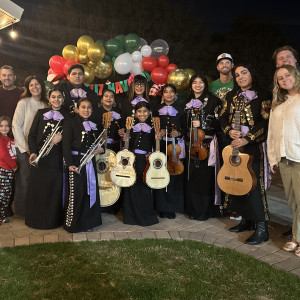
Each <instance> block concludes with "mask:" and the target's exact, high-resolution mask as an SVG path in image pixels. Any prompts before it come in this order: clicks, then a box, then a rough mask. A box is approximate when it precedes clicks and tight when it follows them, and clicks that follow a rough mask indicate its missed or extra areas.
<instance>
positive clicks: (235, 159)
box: [230, 155, 241, 166]
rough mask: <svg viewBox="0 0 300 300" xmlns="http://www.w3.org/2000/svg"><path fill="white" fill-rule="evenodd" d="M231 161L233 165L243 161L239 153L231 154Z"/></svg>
mask: <svg viewBox="0 0 300 300" xmlns="http://www.w3.org/2000/svg"><path fill="white" fill-rule="evenodd" d="M230 163H231V164H232V165H233V166H239V165H240V163H241V157H240V156H238V155H231V156H230Z"/></svg>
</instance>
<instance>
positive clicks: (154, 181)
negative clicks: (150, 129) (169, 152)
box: [143, 117, 170, 189]
mask: <svg viewBox="0 0 300 300" xmlns="http://www.w3.org/2000/svg"><path fill="white" fill-rule="evenodd" d="M153 124H154V129H155V133H158V132H159V131H160V119H159V117H154V118H153ZM155 148H156V149H155V152H152V153H150V154H148V155H147V156H146V168H145V171H144V174H143V175H144V182H145V183H146V184H147V185H148V186H149V187H150V188H152V189H163V188H165V187H166V186H167V185H168V184H169V182H170V174H169V172H168V170H167V158H166V155H165V154H164V153H162V152H160V140H159V139H156V147H155Z"/></svg>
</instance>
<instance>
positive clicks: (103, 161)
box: [95, 112, 121, 207]
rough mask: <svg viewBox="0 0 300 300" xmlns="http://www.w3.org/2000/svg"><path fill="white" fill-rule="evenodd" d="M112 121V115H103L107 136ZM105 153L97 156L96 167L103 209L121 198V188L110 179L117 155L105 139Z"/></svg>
mask: <svg viewBox="0 0 300 300" xmlns="http://www.w3.org/2000/svg"><path fill="white" fill-rule="evenodd" d="M111 120H112V113H109V112H107V113H104V114H103V115H102V124H103V127H104V129H105V134H106V133H107V129H108V128H109V126H110V124H111ZM104 145H105V152H104V153H101V154H97V155H96V157H95V158H96V167H97V176H98V188H99V195H100V205H101V207H107V206H110V205H113V204H114V203H115V202H116V201H117V200H118V199H119V197H120V192H121V188H120V187H118V186H116V185H115V184H114V183H113V182H112V181H111V178H110V172H111V170H112V168H113V167H114V166H115V165H116V162H117V160H116V153H115V152H114V151H113V150H110V149H107V139H105V144H104Z"/></svg>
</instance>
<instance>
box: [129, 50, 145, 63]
mask: <svg viewBox="0 0 300 300" xmlns="http://www.w3.org/2000/svg"><path fill="white" fill-rule="evenodd" d="M131 57H132V61H133V62H137V61H142V59H143V56H142V53H141V52H140V51H134V52H133V53H132V54H131Z"/></svg>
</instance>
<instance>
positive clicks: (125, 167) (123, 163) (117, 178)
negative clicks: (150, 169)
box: [110, 117, 136, 187]
mask: <svg viewBox="0 0 300 300" xmlns="http://www.w3.org/2000/svg"><path fill="white" fill-rule="evenodd" d="M133 121H134V118H133V117H127V119H126V139H125V145H124V149H123V150H122V151H119V152H118V153H117V156H116V160H117V163H116V165H115V166H114V167H113V169H112V170H111V172H110V177H111V180H112V182H113V183H114V184H115V185H117V186H119V187H129V186H132V185H133V184H134V183H135V181H136V172H135V169H134V161H135V155H134V153H132V152H131V151H129V150H128V148H129V137H130V129H131V128H132V126H133Z"/></svg>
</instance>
